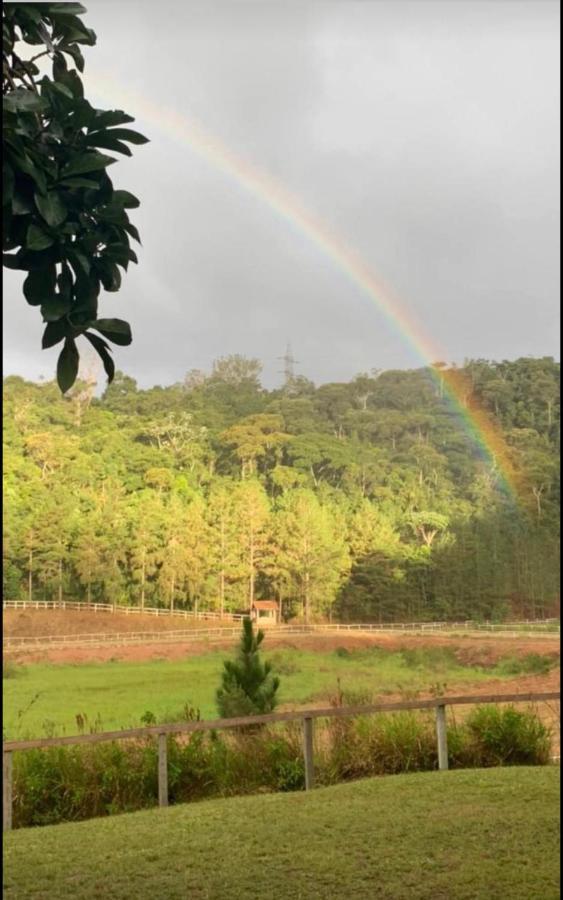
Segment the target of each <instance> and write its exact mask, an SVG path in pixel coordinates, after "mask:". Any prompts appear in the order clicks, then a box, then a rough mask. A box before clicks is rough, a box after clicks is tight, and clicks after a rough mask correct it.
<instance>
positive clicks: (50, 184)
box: [2, 3, 147, 393]
mask: <svg viewBox="0 0 563 900" xmlns="http://www.w3.org/2000/svg"><path fill="white" fill-rule="evenodd" d="M85 12H86V10H85V9H84V7H83V6H81V4H79V3H5V4H4V5H3V9H2V28H3V54H2V61H3V70H2V73H3V74H2V94H3V101H2V117H3V119H2V121H3V138H2V148H3V169H2V173H3V176H2V177H3V226H2V228H3V250H4V257H3V264H4V265H5V266H8V267H9V268H11V269H17V270H21V271H24V272H26V273H27V275H26V278H25V281H24V283H23V293H24V295H25V298H26V300H27V302H28V303H29V304H30V305H31V306H38V307H39V308H40V312H41V316H42V318H43V321H44V322H45V323H46V326H45V331H44V333H43V341H42V345H43V348H47V347H53V346H55V345H56V344H59V343H61V342H63V348H62V350H61V353H60V355H59V359H58V363H57V381H58V384H59V387H60V389H61V391H63V393H64V392H66V391H68V390H69V389H70V388H71V387H72V385H73V384H74V382H75V380H76V377H77V374H78V365H79V352H78V348H77V345H76V340H77V338H78V337H79V336H84V337H85V338H87V340H88V341H89V342H90V344H91V345H92V346H93V347H94V349H95V350H96V352H97V353H98V354H99V356H100V358H101V360H102V362H103V365H104V369H105V371H106V374H107V377H108V380H109V381H111V380H112V378H113V375H114V370H115V366H114V363H113V360H112V357H111V355H110V347H109V344H108V343H107V342H108V341H111V342H112V343H114V344H117V345H120V346H125V345H127V344H129V343H130V342H131V329H130V327H129V325H128V324H127V322H123V321H122V320H121V319H106V318H98V297H99V294H100V290H101V288H104V289H105V290H106V291H110V292H111V291H117V290H119V287H120V285H121V274H120V268H121V269H123V270H125V271H126V270H127V268H128V266H129V263H130V262H137V256H136V254H135V252H134V251H133V250H132V248H131V246H130V237H132V238H133V239H134V240H136V241H139V234H138V231H137V229H136V228H135V226H134V225H132V224H131V222H130V221H129V216H128V213H127V210H128V209H131V208H135V207H137V206H139V201H138V200H137V198H136V197H134V196H133V195H132V194H130V193H129V192H128V191H124V190H116V189H115V188H114V186H113V182H112V180H111V179H110V177H109V175H108V172H107V169H108V167H109V166H110V165H112V164H113V163H114V162H116V159H115V157H114V156H110V155H108V153H106V152H102V151H109V152H110V153H112V152H113V153H122V154H125V155H126V156H131V150H130V149H129V146H128V144H144V143H146V141H147V139H146V138H145V137H143V135H141V134H139V133H138V132H137V131H134V130H132V129H131V128H129V127H125V128H124V127H122V126H124V125H128V123H130V122H132V121H133V117H132V116H130V115H128V114H127V113H125V112H122V111H121V110H101V109H95V108H94V107H93V106H92V105H91V104H90V103H89V102H88V100H87V99H86V98H85V96H84V88H83V84H82V80H81V78H80V75H79V74H78V73H79V72H80V73H82V72H83V71H84V57H83V55H82V51H81V46H90V47H91V46H93V45H94V44H95V43H96V35H95V33H94V32H93V31H92V29H90V28H88V27H87V26H86V25H85V24H84V23H83V21H82V19H81V16H82V14H83V13H85ZM30 48H31V50H33V52H34V55H33V56H31V57H29V58H27V59H25V58H23V53H24V51H26V50H27V51H30ZM35 51H37V52H35ZM30 52H31V51H30ZM40 59H42V63H39V60H40ZM47 59H48V60H49V62H50V63H51V68H50V69H49V70H48V71H47V70H46V68H45V65H44V63H45V62H46V61H47ZM116 126H117V127H116ZM14 251H15V252H14ZM92 329H94V331H92ZM94 332H98V334H95V333H94Z"/></svg>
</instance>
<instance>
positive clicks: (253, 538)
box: [3, 355, 560, 622]
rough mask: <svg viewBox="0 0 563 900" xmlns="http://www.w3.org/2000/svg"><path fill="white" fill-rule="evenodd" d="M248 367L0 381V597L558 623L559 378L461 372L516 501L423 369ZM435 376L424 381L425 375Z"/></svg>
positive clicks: (543, 373)
mask: <svg viewBox="0 0 563 900" xmlns="http://www.w3.org/2000/svg"><path fill="white" fill-rule="evenodd" d="M261 370H262V366H261V364H260V362H259V361H258V360H255V359H248V358H245V357H242V356H237V355H235V356H229V357H224V358H221V359H218V360H217V361H216V362H215V363H214V364H213V367H212V370H211V372H209V373H206V372H203V371H200V370H191V371H189V372H188V373H187V374H186V377H185V379H184V381H183V382H181V383H177V384H173V385H171V386H168V387H159V386H157V387H153V388H151V389H148V390H144V389H140V388H139V387H138V386H137V384H136V382H135V381H134V380H133V379H132V378H131V377H129V376H127V375H125V374H123V373H121V372H118V373H116V376H115V379H114V381H113V382H112V383H111V384H110V385H109V386H107V387H106V388H105V390H104V391H103V392H101V393H100V391H99V390H97V388H96V378H95V377H94V376H92V377H83V378H82V380H79V381H77V382H76V384H75V385H74V387H73V388H72V389H71V390H70V391H69V392H67V394H66V395H65V396H62V395H61V393H60V391H59V389H58V387H57V385H56V383H55V382H54V381H53V382H43V383H32V382H29V381H25V380H24V379H22V378H20V377H18V376H9V377H7V378H5V379H4V385H3V388H4V540H3V561H4V566H3V570H4V575H3V579H4V580H3V589H4V598H5V599H18V598H23V599H25V598H30V599H32V600H43V599H51V598H54V599H57V598H59V599H63V598H64V599H68V600H77V599H78V600H92V601H93V600H100V601H104V602H111V603H115V604H117V605H137V606H145V605H146V606H164V607H169V608H186V609H194V610H204V609H205V610H217V611H239V612H240V611H245V610H247V609H248V608H249V604H250V603H251V602H252V600H253V599H260V598H261V599H271V598H275V599H277V600H278V601H279V602H280V603H281V608H282V613H283V617H284V619H286V620H288V619H291V618H293V617H299V618H300V619H304V620H315V619H322V618H327V617H328V618H333V619H334V620H341V621H375V622H377V621H381V622H385V621H405V620H409V621H423V620H433V619H450V620H460V619H466V618H472V619H502V618H507V617H508V618H510V617H542V616H549V615H558V614H559V466H558V456H559V443H560V407H559V364H558V363H557V362H555V361H554V360H553V359H552V358H551V357H544V358H541V359H540V358H529V357H526V358H521V359H517V360H514V361H502V362H490V361H486V360H471V361H466V362H465V363H464V365H463V366H462V367H459V368H458V369H457V370H456V373H455V374H456V379H457V383H458V384H463V385H464V386H465V387H464V390H463V394H462V400H461V403H462V407H463V408H465V409H466V410H467V412H468V413H470V412H471V409H472V408H473V409H480V410H485V411H487V413H488V414H489V415H490V417H491V418H492V419H493V420H494V422H496V424H497V425H498V427H499V428H500V429H502V434H503V437H504V440H505V442H506V453H507V458H509V459H510V464H511V466H512V467H513V468H514V470H515V471H517V472H520V473H523V474H524V475H525V479H524V480H523V481H522V484H523V485H524V487H523V488H522V490H521V491H520V493H519V494H518V495H515V493H514V492H512V491H510V490H507V489H506V486H505V484H504V482H503V478H502V470H501V468H500V467H499V465H497V463H496V462H495V461H494V460H491V458H490V457H488V456H487V454H484V453H483V449H482V447H479V445H478V443H477V442H476V441H475V439H474V436H472V435H471V433H470V432H469V431H468V429H467V426H466V419H465V417H464V415H462V414H460V410H459V408H457V407H456V405H455V404H454V403H453V402H452V400H451V398H450V397H449V395H448V391H447V390H444V387H443V384H442V382H441V380H440V377H439V369H436V368H434V369H431V368H421V369H416V370H400V371H379V370H376V369H374V370H372V371H371V372H369V373H364V374H361V375H358V376H357V377H356V378H354V379H353V380H351V381H350V382H348V383H331V384H322V385H320V386H316V385H315V384H314V383H313V382H311V381H309V380H308V379H306V378H304V377H302V376H294V375H291V374H290V375H289V376H288V377H287V378H286V381H285V383H284V385H283V386H282V387H280V388H277V389H275V390H267V389H266V388H264V387H263V386H262V384H261V381H260V377H261ZM437 373H438V374H437Z"/></svg>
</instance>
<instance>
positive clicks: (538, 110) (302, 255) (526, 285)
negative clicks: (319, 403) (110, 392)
mask: <svg viewBox="0 0 563 900" xmlns="http://www.w3.org/2000/svg"><path fill="white" fill-rule="evenodd" d="M85 5H86V6H87V8H88V13H87V15H85V16H84V20H85V21H86V23H87V24H88V25H89V26H90V27H92V28H93V29H94V31H95V32H96V34H97V37H98V42H97V45H96V46H95V47H93V48H85V50H84V55H85V59H86V69H85V73H84V84H85V93H86V96H87V97H88V99H90V101H91V102H92V103H93V104H94V105H95V106H98V107H100V108H106V109H107V108H120V109H125V110H126V111H127V112H129V113H130V114H131V115H133V116H135V119H136V123H135V125H134V126H133V127H135V128H137V129H138V130H140V131H142V132H143V133H144V134H145V135H146V136H147V137H148V138H150V143H149V144H146V145H144V146H141V147H135V148H133V149H134V155H133V157H132V158H127V157H119V163H118V164H116V165H114V166H112V169H111V172H110V174H111V177H112V179H113V181H114V185H115V187H117V188H123V189H126V190H129V191H132V192H133V193H135V194H136V195H137V196H138V197H139V198H140V200H141V207H140V208H139V209H137V210H133V211H131V220H132V221H133V222H134V224H136V225H137V227H138V228H139V230H140V232H141V238H142V241H143V245H142V247H141V248H139V252H138V256H139V265H138V266H134V265H133V266H130V268H129V271H128V273H127V275H126V276H125V277H124V279H123V282H122V288H121V290H120V291H119V293H117V294H105V293H104V294H102V299H101V303H100V315H103V316H104V317H110V316H112V317H113V316H116V317H120V318H125V319H127V320H128V321H129V322H130V323H131V325H132V329H133V344H132V346H131V347H129V348H123V347H117V348H115V354H114V355H115V359H116V365H117V367H118V368H119V369H121V370H122V371H125V372H126V373H127V374H128V375H131V376H132V377H134V378H136V379H137V381H138V383H139V385H140V386H143V387H149V386H151V385H154V384H162V385H166V384H172V383H174V382H177V381H181V380H183V378H184V376H185V374H186V373H187V372H188V371H189V370H191V369H194V368H198V369H203V370H205V371H209V370H210V368H211V365H212V362H213V360H214V359H217V358H218V357H221V356H226V355H228V354H233V353H240V354H243V355H245V356H248V357H257V358H259V359H260V360H261V361H262V363H263V366H264V370H263V383H264V384H265V385H266V386H268V387H274V386H276V385H277V384H280V383H281V381H282V378H283V376H282V374H281V370H282V368H283V362H282V360H281V359H280V357H282V356H283V355H284V353H285V351H286V346H287V344H288V342H290V344H291V349H292V353H293V356H294V357H295V359H296V360H297V364H296V367H295V369H296V374H300V375H304V376H306V377H307V378H311V379H312V380H314V381H315V382H316V383H323V382H328V381H339V380H348V379H350V378H352V377H354V375H356V374H358V373H359V372H366V371H370V370H371V369H373V368H377V369H393V368H412V367H418V366H420V365H422V364H425V363H426V362H428V361H430V360H428V359H427V358H425V351H424V350H422V351H421V344H420V341H419V340H418V336H419V335H420V334H421V333H422V332H424V333H425V334H426V336H427V338H428V340H427V341H426V344H428V342H431V343H432V345H433V347H436V348H440V353H439V357H440V358H441V359H444V360H446V361H448V362H456V363H458V364H459V363H462V362H463V360H464V359H467V358H487V359H497V360H501V359H515V358H517V357H519V356H554V357H556V358H559V342H558V334H559V166H560V145H559V100H560V98H559V4H558V3H557V2H552V0H530V2H523V0H519V2H512V0H473V2H464V0H457V2H446V0H442V2H427V0H414V2H410V0H393V2H386V0H371V2H370V0H331V2H325V0H310V2H306V3H303V2H299V3H297V2H295V3H294V2H286V0H246V2H242V0H229V2H226V0H224V2H222V3H221V2H214V0H209V2H206V3H205V4H202V3H195V2H189V0H182V2H178V0H174V2H172V0H161V2H160V3H158V4H155V3H154V2H151V3H148V2H146V0H140V2H136V3H133V2H131V0H129V2H124V0H122V2H121V3H119V4H116V3H114V2H110V0H90V2H88V0H85ZM170 114H173V115H174V116H175V117H176V121H177V123H178V122H179V123H180V124H179V125H178V126H177V127H176V128H175V129H171V128H170V127H168V126H166V124H165V117H166V116H169V115H170ZM194 123H197V127H198V128H200V129H204V130H205V132H206V133H207V134H209V135H211V136H212V138H213V141H214V142H215V143H216V145H217V146H220V147H221V148H222V152H223V153H229V154H231V157H234V158H236V159H237V160H238V161H240V162H242V163H244V164H245V165H246V167H247V171H251V172H253V173H260V175H261V176H264V177H267V178H269V179H273V180H274V181H275V182H276V183H277V184H278V185H280V186H281V187H282V188H283V189H284V190H285V191H288V192H289V193H290V194H291V196H292V197H293V198H296V200H297V202H298V203H299V205H300V206H301V207H305V208H306V209H307V210H309V211H310V212H311V213H312V214H313V215H314V216H315V219H316V220H317V221H321V222H322V223H324V226H326V228H328V229H329V230H330V232H331V233H332V234H337V235H338V236H339V239H341V240H342V241H344V242H345V243H346V245H347V246H348V247H349V248H352V250H353V252H354V254H355V255H356V257H361V258H362V260H363V261H364V263H365V265H366V266H368V267H369V268H370V270H371V271H372V272H374V273H376V275H377V276H378V277H380V278H381V279H382V280H383V282H384V283H385V285H387V286H388V288H389V289H390V291H391V292H392V295H393V296H394V297H396V298H398V302H399V303H400V304H401V307H402V309H403V319H402V322H403V325H404V322H405V321H406V322H407V323H410V325H412V327H411V328H410V331H411V337H410V339H409V338H408V337H407V336H406V335H405V328H404V327H403V325H397V324H396V323H395V325H393V307H391V315H385V314H384V312H383V310H382V308H381V305H380V304H378V301H377V298H375V299H374V297H373V296H371V297H370V296H369V295H368V294H367V293H366V291H365V290H362V288H361V286H360V285H359V284H358V283H357V281H355V280H354V279H353V278H351V277H350V274H349V272H347V271H345V269H344V268H343V267H342V265H340V264H339V262H338V260H337V259H335V257H334V254H331V253H328V252H326V247H324V248H323V246H319V243H318V242H316V241H315V240H311V236H310V235H309V234H307V233H306V232H305V231H304V230H303V228H301V227H299V225H298V223H296V221H295V217H293V219H292V217H291V216H288V215H283V214H280V211H279V209H276V208H275V206H274V205H273V204H272V203H271V202H270V200H269V199H268V196H267V193H266V194H264V192H263V191H262V192H261V191H260V190H248V186H247V185H246V186H245V184H244V183H242V181H241V179H240V178H238V177H237V176H236V173H235V175H233V172H232V171H231V170H229V169H228V168H226V167H225V166H223V165H221V164H220V162H219V163H218V162H217V157H216V156H215V157H214V158H213V157H211V155H210V154H206V153H205V152H204V153H202V152H201V150H200V149H198V147H197V146H196V145H195V143H194V141H193V140H192V139H191V138H190V134H191V132H190V129H193V128H194V127H195V126H194ZM3 280H4V374H5V375H8V374H19V375H23V376H24V377H26V378H30V379H32V380H36V379H37V378H39V377H43V378H48V379H50V378H52V377H53V375H54V371H55V366H56V357H57V355H58V349H57V348H53V349H51V350H48V351H42V350H41V349H40V342H41V333H42V330H43V325H42V323H41V321H40V316H39V314H38V311H37V309H36V308H31V307H29V306H28V305H27V303H26V301H25V299H24V297H23V294H22V292H21V284H22V281H23V273H18V272H12V271H8V270H6V271H5V272H4V279H3ZM414 323H416V324H414ZM407 330H408V329H407ZM413 335H414V340H413ZM83 343H85V342H84V341H83ZM84 349H86V348H84Z"/></svg>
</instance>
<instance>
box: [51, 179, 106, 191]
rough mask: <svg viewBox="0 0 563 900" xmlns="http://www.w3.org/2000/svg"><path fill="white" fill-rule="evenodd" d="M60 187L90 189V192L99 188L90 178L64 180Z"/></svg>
mask: <svg viewBox="0 0 563 900" xmlns="http://www.w3.org/2000/svg"><path fill="white" fill-rule="evenodd" d="M60 186H61V187H65V188H89V189H90V190H92V189H94V190H95V189H96V188H97V187H98V185H97V183H96V182H95V181H91V180H90V179H89V178H64V179H63V180H62V181H61V182H60Z"/></svg>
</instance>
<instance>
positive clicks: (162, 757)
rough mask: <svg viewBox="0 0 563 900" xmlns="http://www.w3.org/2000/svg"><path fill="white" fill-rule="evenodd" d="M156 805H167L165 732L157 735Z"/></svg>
mask: <svg viewBox="0 0 563 900" xmlns="http://www.w3.org/2000/svg"><path fill="white" fill-rule="evenodd" d="M158 805H159V806H168V756H167V752H166V735H165V734H159V736H158Z"/></svg>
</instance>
